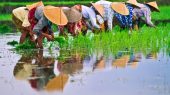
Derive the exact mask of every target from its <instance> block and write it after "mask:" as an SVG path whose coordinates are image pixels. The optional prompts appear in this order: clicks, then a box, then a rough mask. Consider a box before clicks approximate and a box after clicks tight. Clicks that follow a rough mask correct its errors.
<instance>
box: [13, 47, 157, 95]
mask: <svg viewBox="0 0 170 95" xmlns="http://www.w3.org/2000/svg"><path fill="white" fill-rule="evenodd" d="M59 52H60V51H59V50H57V51H53V52H51V53H50V51H49V50H34V51H32V52H29V53H21V55H22V56H21V58H20V60H18V63H17V64H16V66H15V67H14V71H13V74H14V76H15V78H16V79H17V80H24V81H27V82H28V83H29V85H30V86H31V87H32V88H33V89H35V90H36V91H47V92H54V91H57V92H62V93H63V92H64V89H65V87H68V86H70V85H72V83H74V82H78V81H79V82H80V81H82V80H83V79H78V81H77V78H76V77H77V76H84V75H85V76H87V74H89V75H93V74H95V72H102V71H110V70H113V69H118V68H126V67H131V68H137V66H138V65H139V64H140V62H141V60H142V59H144V58H146V59H156V58H157V57H158V55H157V53H153V52H149V53H148V54H146V56H144V55H143V54H142V53H140V52H139V53H134V52H130V51H120V52H118V53H117V55H112V54H110V55H109V56H105V55H104V54H103V53H102V52H94V53H93V54H86V53H82V52H76V51H69V50H68V51H66V52H62V53H61V52H60V53H59ZM59 54H60V55H59Z"/></svg>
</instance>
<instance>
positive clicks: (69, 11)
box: [63, 8, 82, 23]
mask: <svg viewBox="0 0 170 95" xmlns="http://www.w3.org/2000/svg"><path fill="white" fill-rule="evenodd" d="M63 12H64V13H65V15H66V17H67V19H68V22H71V23H72V22H78V21H80V20H81V18H82V14H81V13H80V12H79V11H77V10H76V9H74V8H64V9H63Z"/></svg>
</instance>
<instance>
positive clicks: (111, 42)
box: [69, 24, 170, 55]
mask: <svg viewBox="0 0 170 95" xmlns="http://www.w3.org/2000/svg"><path fill="white" fill-rule="evenodd" d="M169 27H170V24H168V25H167V26H162V25H159V26H158V27H157V28H150V27H146V26H145V27H143V28H142V29H140V31H133V32H132V33H131V34H129V33H128V31H126V30H125V31H121V32H119V31H118V30H114V31H117V32H102V33H100V34H93V33H89V34H87V35H86V36H82V35H79V36H77V37H75V38H74V39H73V40H72V41H70V43H69V46H70V48H69V49H71V50H73V51H74V50H76V51H78V52H81V51H82V50H85V51H88V53H92V52H94V51H103V52H104V53H105V54H106V55H107V54H110V53H113V54H117V53H118V52H119V51H124V50H128V51H129V50H130V49H132V48H133V49H134V52H139V51H142V52H144V53H146V52H147V51H148V50H152V51H154V52H158V51H160V50H161V49H162V48H164V47H169V46H170V45H169V43H170V31H169Z"/></svg>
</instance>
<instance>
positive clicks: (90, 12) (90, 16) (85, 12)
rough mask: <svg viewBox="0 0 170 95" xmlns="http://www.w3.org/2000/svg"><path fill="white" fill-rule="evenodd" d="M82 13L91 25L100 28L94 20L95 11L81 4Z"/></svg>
mask: <svg viewBox="0 0 170 95" xmlns="http://www.w3.org/2000/svg"><path fill="white" fill-rule="evenodd" d="M82 15H83V17H84V18H85V19H88V20H90V22H91V23H92V26H93V27H95V28H100V26H99V25H98V24H97V22H96V13H95V11H94V10H93V9H92V8H89V7H87V6H84V5H82Z"/></svg>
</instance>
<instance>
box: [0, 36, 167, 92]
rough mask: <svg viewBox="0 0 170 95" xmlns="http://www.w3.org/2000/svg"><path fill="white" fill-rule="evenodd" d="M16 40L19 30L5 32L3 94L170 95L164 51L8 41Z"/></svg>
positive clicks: (0, 68)
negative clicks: (89, 50) (17, 47)
mask: <svg viewBox="0 0 170 95" xmlns="http://www.w3.org/2000/svg"><path fill="white" fill-rule="evenodd" d="M12 40H19V36H17V35H5V36H0V43H1V44H0V45H1V46H0V95H114V94H115V95H170V58H169V56H168V55H167V54H166V53H165V52H159V53H157V52H156V53H155V52H149V53H148V54H145V55H144V54H143V53H141V52H139V53H137V54H129V53H126V52H123V51H121V52H120V53H118V55H116V56H115V55H109V56H104V55H103V53H102V52H94V53H93V54H84V53H79V52H72V51H64V52H63V51H61V50H58V49H54V50H53V51H52V52H51V51H49V50H47V49H44V50H25V51H19V52H18V51H13V50H11V49H12V47H11V46H8V45H7V44H6V43H7V42H8V41H12Z"/></svg>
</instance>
